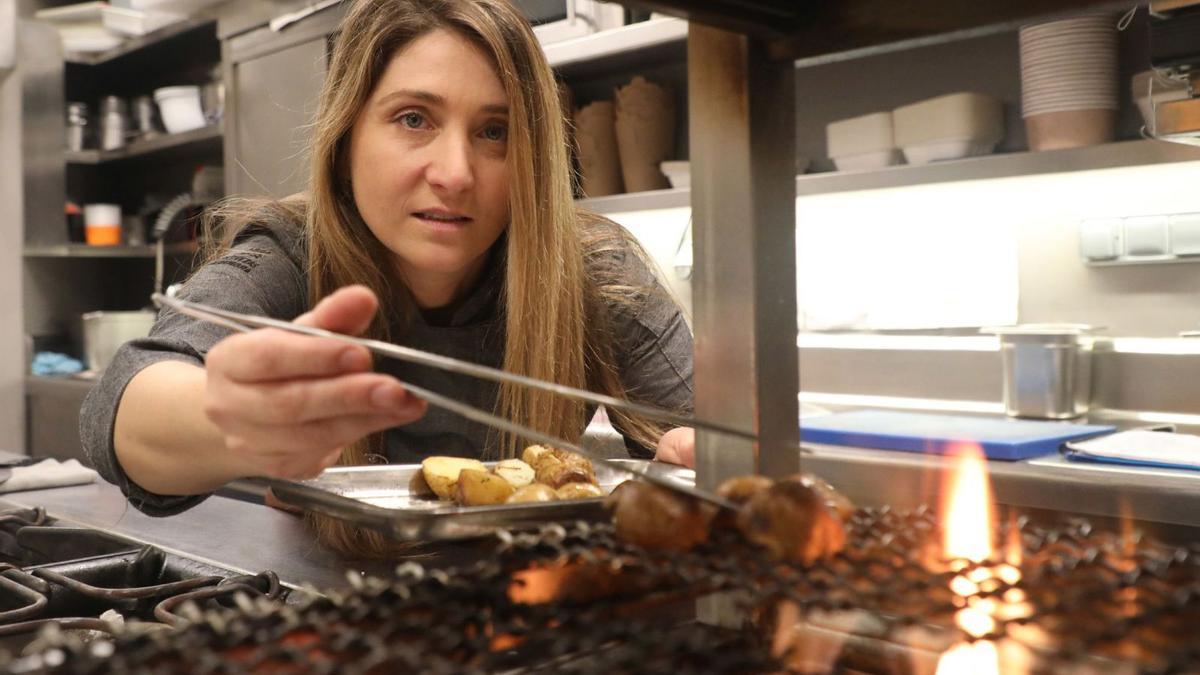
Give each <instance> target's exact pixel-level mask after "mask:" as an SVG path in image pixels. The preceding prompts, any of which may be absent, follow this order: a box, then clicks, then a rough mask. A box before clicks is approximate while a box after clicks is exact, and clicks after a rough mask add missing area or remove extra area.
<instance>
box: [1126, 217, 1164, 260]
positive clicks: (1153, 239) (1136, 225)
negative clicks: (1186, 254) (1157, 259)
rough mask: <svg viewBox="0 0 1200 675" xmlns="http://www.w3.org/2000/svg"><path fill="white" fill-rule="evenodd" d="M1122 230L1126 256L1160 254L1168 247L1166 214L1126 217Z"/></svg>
mask: <svg viewBox="0 0 1200 675" xmlns="http://www.w3.org/2000/svg"><path fill="white" fill-rule="evenodd" d="M1124 230H1125V233H1124V234H1125V255H1127V256H1161V255H1166V254H1167V251H1168V250H1169V249H1170V246H1169V244H1168V242H1167V217H1166V216H1134V217H1132V218H1126V219H1125V227H1124Z"/></svg>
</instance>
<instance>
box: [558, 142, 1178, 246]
mask: <svg viewBox="0 0 1200 675" xmlns="http://www.w3.org/2000/svg"><path fill="white" fill-rule="evenodd" d="M1195 161H1200V147H1196V146H1190V145H1181V144H1178V143H1166V142H1164V141H1121V142H1118V143H1108V144H1106V145H1095V146H1091V147H1087V148H1071V149H1069V150H1050V151H1044V152H1014V153H1008V154H1002V155H988V156H986V157H971V158H968V159H959V160H953V161H946V162H934V163H933V164H924V165H919V166H918V165H907V164H901V165H899V166H891V167H888V168H886V169H874V170H868V171H829V172H825V173H810V174H804V175H800V176H796V196H798V197H803V196H806V195H819V194H829V193H834V192H854V191H857V190H878V189H883V188H896V187H906V186H913V185H928V184H933V183H953V182H957V181H968V180H987V179H990V178H1011V177H1014V176H1036V175H1045V174H1052V173H1069V172H1074V171H1093V170H1098V169H1116V168H1121V167H1127V166H1147V165H1152V164H1170V163H1173V162H1195ZM691 198H692V191H691V189H690V188H678V189H672V190H654V191H651V192H634V193H631V194H622V195H610V196H606V197H592V198H589V199H581V200H579V206H581V207H583V208H585V209H588V210H589V211H594V212H596V213H623V212H626V211H650V210H653V209H670V208H677V207H680V206H689V205H691ZM1180 262H1193V260H1191V259H1188V260H1186V261H1180Z"/></svg>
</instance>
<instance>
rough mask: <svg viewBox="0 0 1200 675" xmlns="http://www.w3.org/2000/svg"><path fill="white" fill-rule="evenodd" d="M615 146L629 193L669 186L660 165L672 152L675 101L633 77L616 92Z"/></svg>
mask: <svg viewBox="0 0 1200 675" xmlns="http://www.w3.org/2000/svg"><path fill="white" fill-rule="evenodd" d="M616 95H617V101H616V127H617V147H618V151H619V154H620V157H621V176H622V178H623V180H624V183H625V190H626V191H628V192H642V191H644V190H661V189H663V188H667V187H670V183H668V182H667V177H666V175H664V174H663V172H662V171H661V170H660V169H659V165H660V164H662V163H663V162H664V161H666V160H668V159H671V157H672V155H674V153H675V98H674V95H673V94H672V93H671V91H670V90H669V89H666V88H665V87H661V86H659V85H657V84H654V83H653V82H649V81H647V80H646V79H645V78H644V77H641V76H640V75H639V76H636V77H634V78H633V80H632V81H631V82H630V83H629V84H627V85H625V86H624V87H620V88H618V89H617V92H616Z"/></svg>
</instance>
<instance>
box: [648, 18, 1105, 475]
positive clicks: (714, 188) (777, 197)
mask: <svg viewBox="0 0 1200 675" xmlns="http://www.w3.org/2000/svg"><path fill="white" fill-rule="evenodd" d="M627 4H637V5H640V6H643V7H649V8H651V9H655V10H658V11H662V12H665V13H668V14H673V15H675V16H679V17H682V18H686V19H688V20H689V21H692V22H693V23H692V25H691V27H690V29H689V32H688V86H689V91H690V95H689V102H688V106H689V109H688V110H689V117H690V129H689V133H690V137H691V164H692V167H691V171H692V194H691V201H692V209H693V211H692V212H693V224H694V235H693V237H694V238H693V241H694V260H695V270H696V272H695V277H694V288H693V303H694V308H695V310H694V313H695V323H694V326H695V332H696V376H695V392H696V415H697V416H698V417H701V418H705V419H711V420H714V421H719V422H722V423H725V424H729V425H732V426H741V427H744V428H753V429H755V430H757V431H758V433H759V437H760V443H759V447H757V448H756V447H754V445H753V444H751V443H749V442H739V441H735V440H732V439H725V438H719V437H715V436H713V435H711V434H703V433H701V434H697V439H696V469H697V479H698V484H699V485H701V486H702V487H708V488H712V487H715V485H716V484H717V483H719V482H720V481H721V480H722V479H723V478H725V477H728V476H732V475H736V474H741V473H748V472H758V473H764V474H767V475H773V476H779V475H784V474H787V473H791V472H793V471H796V470H797V469H798V468H799V466H800V457H799V455H798V454H797V453H795V452H794V451H792V450H790V449H788V448H791V447H794V445H795V443H796V442H797V441H798V436H799V429H798V424H797V420H798V417H799V415H798V404H797V397H796V394H797V392H798V390H799V363H798V354H797V349H796V346H795V340H796V284H795V279H796V255H795V222H796V213H795V198H796V195H797V186H796V181H795V180H794V172H793V171H792V170H791V169H792V167H793V166H794V165H795V134H796V101H797V96H796V91H795V86H796V85H795V82H796V78H795V73H794V68H795V60H796V59H802V58H809V59H811V58H818V57H820V55H830V54H839V53H842V54H852V55H855V56H860V55H866V54H871V53H880V52H884V51H889V50H895V49H900V48H908V47H912V46H917V45H925V44H934V43H937V42H939V41H950V40H957V39H963V38H964V37H969V36H971V35H975V34H983V33H987V32H994V31H996V30H998V29H1002V28H1004V27H1009V28H1011V27H1012V26H1016V25H1020V24H1021V23H1025V22H1028V21H1031V20H1034V19H1043V18H1049V17H1053V16H1058V15H1064V14H1071V13H1075V12H1078V11H1079V10H1082V9H1092V8H1104V9H1114V10H1115V9H1118V8H1124V9H1128V6H1127V4H1126V5H1122V4H1120V3H1113V2H1103V1H1098V0H1015V1H1012V2H998V1H997V2H992V1H989V2H976V3H959V4H956V5H953V6H951V5H947V4H945V3H940V2H937V1H936V0H919V1H918V2H915V3H902V4H896V3H891V2H887V0H846V1H844V2H831V3H820V4H813V3H799V2H796V1H795V0H744V1H742V0H738V1H734V0H716V1H702V0H634V2H631V3H627Z"/></svg>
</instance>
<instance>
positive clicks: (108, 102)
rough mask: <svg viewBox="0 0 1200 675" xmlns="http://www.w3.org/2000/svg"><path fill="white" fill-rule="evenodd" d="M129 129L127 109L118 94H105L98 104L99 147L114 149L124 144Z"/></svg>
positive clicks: (123, 100)
mask: <svg viewBox="0 0 1200 675" xmlns="http://www.w3.org/2000/svg"><path fill="white" fill-rule="evenodd" d="M128 130H129V109H128V107H127V106H126V105H125V99H123V98H121V97H120V96H105V97H104V99H103V101H102V102H101V105H100V149H101V150H116V149H117V148H121V147H124V146H125V134H126V133H127V132H128Z"/></svg>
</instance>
